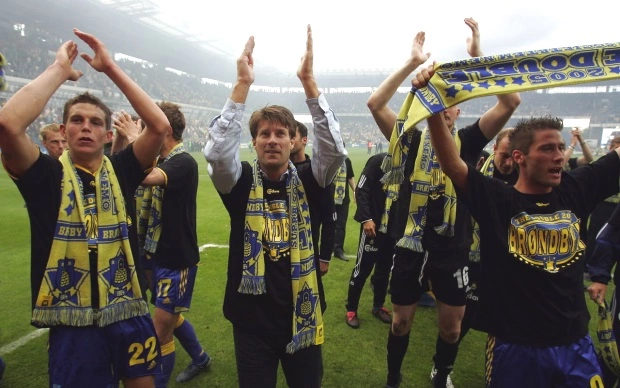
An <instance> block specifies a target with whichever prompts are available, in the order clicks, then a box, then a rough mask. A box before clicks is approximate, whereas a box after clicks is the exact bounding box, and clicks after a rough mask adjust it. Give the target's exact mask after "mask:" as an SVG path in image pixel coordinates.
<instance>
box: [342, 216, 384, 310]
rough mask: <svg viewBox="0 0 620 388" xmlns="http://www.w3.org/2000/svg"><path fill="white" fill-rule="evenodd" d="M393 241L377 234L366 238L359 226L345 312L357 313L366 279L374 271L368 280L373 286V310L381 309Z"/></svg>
mask: <svg viewBox="0 0 620 388" xmlns="http://www.w3.org/2000/svg"><path fill="white" fill-rule="evenodd" d="M394 245H395V241H394V239H393V238H391V237H390V236H389V235H387V234H385V233H377V235H376V236H375V237H374V238H370V237H368V236H366V234H365V233H364V228H363V227H362V226H360V242H359V246H358V248H357V261H356V262H355V267H353V271H352V272H351V278H350V279H349V295H348V297H347V305H346V307H347V311H357V309H358V307H359V302H360V297H361V295H362V290H363V289H364V284H365V283H366V279H368V276H370V273H371V272H372V270H373V268H374V270H375V272H374V274H373V276H372V278H371V279H370V281H371V283H372V286H373V294H374V296H373V302H372V306H373V308H381V307H383V304H384V303H385V297H386V295H387V289H388V284H389V282H390V270H391V269H392V258H393V256H394Z"/></svg>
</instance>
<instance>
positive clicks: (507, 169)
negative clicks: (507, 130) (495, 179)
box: [493, 136, 515, 175]
mask: <svg viewBox="0 0 620 388" xmlns="http://www.w3.org/2000/svg"><path fill="white" fill-rule="evenodd" d="M494 148H495V150H494V151H495V156H494V157H493V164H495V168H497V170H498V171H499V172H500V173H501V174H503V175H508V174H510V173H511V172H512V170H514V168H515V164H514V163H513V161H512V155H511V153H510V141H509V140H508V136H505V137H504V138H503V139H502V141H500V142H499V144H496V145H495V147H494Z"/></svg>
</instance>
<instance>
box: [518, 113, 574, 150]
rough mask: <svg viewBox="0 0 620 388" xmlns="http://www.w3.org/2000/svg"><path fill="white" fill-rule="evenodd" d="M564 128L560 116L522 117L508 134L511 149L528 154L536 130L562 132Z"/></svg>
mask: <svg viewBox="0 0 620 388" xmlns="http://www.w3.org/2000/svg"><path fill="white" fill-rule="evenodd" d="M562 128H564V122H563V121H562V119H561V118H559V117H552V116H542V117H530V118H529V119H521V120H519V122H518V123H517V125H516V126H515V127H514V129H513V130H512V132H511V133H510V134H509V135H508V136H509V137H508V138H509V139H510V150H511V151H514V150H519V151H521V152H523V153H524V154H525V155H527V154H528V153H529V151H530V147H531V146H532V143H534V132H536V131H542V130H545V129H555V130H557V131H560V132H561V131H562Z"/></svg>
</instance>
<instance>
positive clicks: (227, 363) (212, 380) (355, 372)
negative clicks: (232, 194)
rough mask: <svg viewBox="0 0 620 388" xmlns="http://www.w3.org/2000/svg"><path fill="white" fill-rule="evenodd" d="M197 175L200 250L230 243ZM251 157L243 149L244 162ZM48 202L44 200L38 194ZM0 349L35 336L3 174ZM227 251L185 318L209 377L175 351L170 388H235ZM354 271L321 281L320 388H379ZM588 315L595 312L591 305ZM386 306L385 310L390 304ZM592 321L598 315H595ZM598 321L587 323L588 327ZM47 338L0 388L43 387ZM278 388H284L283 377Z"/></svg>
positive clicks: (415, 336) (211, 193)
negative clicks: (354, 295)
mask: <svg viewBox="0 0 620 388" xmlns="http://www.w3.org/2000/svg"><path fill="white" fill-rule="evenodd" d="M366 152H367V150H366V148H365V147H362V148H355V149H350V150H349V154H350V158H351V161H352V163H353V169H354V172H355V180H356V182H357V179H358V177H359V174H360V173H361V171H362V169H363V166H364V163H365V162H366V159H367V157H368V156H367V155H366ZM194 156H195V158H196V159H197V160H198V163H199V166H200V170H199V174H200V186H199V193H198V242H199V245H203V244H207V243H211V244H228V236H229V230H230V226H229V220H228V214H227V212H226V210H225V209H224V207H223V205H222V203H221V201H220V198H219V196H218V195H217V193H216V191H215V189H214V188H213V185H212V183H211V181H210V179H209V177H208V174H207V170H206V162H205V160H204V158H203V156H202V155H201V154H200V153H195V154H194ZM250 157H253V154H250V153H249V152H248V151H247V150H243V151H242V159H245V160H247V159H248V158H250ZM41 195H45V193H41ZM0 196H1V197H2V202H1V203H0V208H1V213H2V217H0V230H2V234H1V236H2V237H1V238H2V240H1V242H0V262H1V264H2V269H1V270H0V295H2V297H1V298H0V312H1V314H0V348H1V347H2V346H5V345H7V344H9V343H12V342H13V341H15V340H17V339H18V338H21V337H23V336H25V335H27V334H28V333H30V332H32V331H33V330H34V328H33V327H32V326H30V325H29V321H30V319H29V314H30V287H29V268H30V265H29V257H30V243H29V240H30V237H29V236H30V233H29V224H28V218H27V214H26V209H25V208H24V207H23V200H22V198H21V196H20V194H19V192H18V191H17V189H16V187H15V185H14V184H13V183H12V182H11V181H10V179H9V177H8V176H7V174H6V172H5V171H4V170H0ZM355 206H356V205H355V203H353V202H352V203H351V209H350V211H349V220H348V222H347V238H346V242H345V251H346V252H347V254H349V255H351V256H352V255H353V254H354V253H355V252H356V247H357V242H358V241H357V240H358V237H359V224H358V223H357V222H355V221H354V220H353V215H354V214H355ZM227 253H228V250H227V249H223V248H208V249H206V250H204V251H203V252H202V253H201V266H200V269H199V271H198V278H197V281H196V288H195V290H194V297H193V302H192V309H191V311H190V312H189V313H188V314H186V318H187V319H189V320H190V321H191V322H192V324H193V325H194V327H195V328H196V332H197V334H198V337H199V339H200V340H201V342H202V344H203V346H205V347H206V349H207V351H208V352H209V354H210V355H211V357H212V358H213V364H212V367H211V370H210V371H209V372H208V373H205V374H202V375H200V376H198V377H197V378H196V379H195V380H193V381H191V382H189V383H185V384H176V383H175V382H174V381H173V380H174V376H176V375H177V374H178V373H179V372H180V371H181V370H182V369H183V368H185V367H186V366H187V364H188V363H189V361H190V360H189V358H188V356H187V354H186V353H185V352H184V351H183V350H182V348H181V347H180V346H177V350H178V351H177V357H176V367H175V371H174V373H173V379H172V381H171V383H170V385H169V386H170V387H176V386H179V387H181V386H183V387H205V386H211V387H234V386H236V384H237V383H236V369H235V358H234V352H233V342H232V328H231V325H230V323H229V322H228V321H226V320H225V319H224V317H223V315H222V300H223V294H224V285H225V282H226V268H227V266H226V260H227ZM354 264H355V260H354V259H353V258H352V259H351V261H349V262H344V261H341V260H338V259H333V260H332V263H331V265H330V268H329V273H328V274H327V275H326V276H325V277H324V284H325V292H326V295H327V303H328V309H327V311H326V314H325V317H324V320H325V333H326V339H325V344H324V346H323V364H324V379H323V386H324V387H381V386H384V384H385V377H386V350H385V345H386V340H387V335H388V325H386V324H384V323H381V322H379V321H378V320H377V319H375V318H374V317H373V316H372V315H371V313H370V310H371V307H372V291H371V290H370V287H368V286H367V287H365V288H364V292H363V294H362V298H361V302H360V309H359V317H360V322H361V328H360V329H358V330H353V329H351V328H349V327H348V326H347V325H346V324H345V322H344V315H345V308H344V304H345V299H346V295H347V287H348V280H349V277H350V275H351V271H352V269H353V266H354ZM589 306H590V307H591V311H592V312H594V306H593V304H592V303H589ZM388 307H389V304H388ZM593 316H594V317H595V315H593ZM435 324H436V311H435V309H429V308H419V309H418V312H417V313H416V321H415V324H414V328H413V332H412V335H411V342H410V345H409V351H408V353H407V356H406V358H405V362H404V365H403V374H404V380H403V383H402V385H401V386H402V387H403V388H404V387H412V386H418V387H430V382H429V372H430V369H431V367H432V355H433V354H434V348H435V340H436V336H437V329H436V326H435ZM594 324H595V322H594V321H592V323H591V327H594ZM485 338H486V336H485V335H483V334H482V333H478V332H471V333H470V334H469V335H468V336H467V337H466V338H465V340H464V342H463V344H462V345H461V348H460V352H459V357H458V359H457V362H456V366H455V369H454V374H453V377H452V379H453V381H454V383H455V385H456V386H459V387H467V388H469V387H483V386H484V384H483V376H484V344H485ZM46 341H47V335H43V336H41V337H39V338H37V339H35V340H32V341H30V342H28V343H27V344H26V345H24V346H22V347H19V348H17V349H16V350H14V351H12V352H10V353H8V354H6V355H4V356H3V357H4V358H5V360H6V362H7V371H6V373H5V381H4V383H3V385H2V388H13V387H16V388H17V387H19V388H21V387H47V384H48V382H47V352H46ZM278 385H279V386H280V387H284V386H286V384H285V382H284V378H283V376H280V378H279V384H278Z"/></svg>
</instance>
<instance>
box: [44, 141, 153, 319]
mask: <svg viewBox="0 0 620 388" xmlns="http://www.w3.org/2000/svg"><path fill="white" fill-rule="evenodd" d="M59 160H60V162H61V164H62V167H63V177H62V181H61V182H62V183H61V193H62V194H61V203H60V207H59V210H58V219H57V221H56V227H55V233H54V238H53V241H52V246H51V249H50V256H49V257H48V259H47V266H46V270H45V274H44V279H43V281H42V282H41V285H40V288H39V293H38V296H37V302H36V304H35V307H34V309H33V312H32V323H33V324H34V325H35V326H38V327H49V326H59V325H63V326H90V325H96V326H98V327H104V326H107V325H109V324H111V323H114V322H118V321H121V320H124V319H128V318H132V317H136V316H141V315H145V314H148V306H147V305H146V302H145V301H144V300H143V299H142V293H141V290H140V286H139V283H138V277H137V274H136V273H135V268H134V264H133V255H132V252H131V246H130V244H129V232H128V222H127V220H128V219H130V218H129V217H128V215H127V214H126V211H125V204H124V200H123V194H122V192H121V190H120V185H119V182H118V179H117V178H116V174H115V172H114V168H113V166H112V163H111V162H110V160H109V159H108V158H107V157H105V156H104V158H103V163H102V165H101V167H100V168H99V169H98V170H97V171H96V172H95V173H94V174H92V175H93V176H92V178H93V180H92V182H93V183H94V186H93V187H94V188H95V192H94V193H90V192H86V193H85V192H84V190H83V189H84V183H83V182H82V179H80V177H79V174H78V173H77V170H76V166H75V165H74V164H73V161H71V159H70V157H69V154H68V153H67V152H65V153H64V154H62V155H61V157H60V159H59ZM89 186H90V183H89ZM93 259H95V260H96V263H94V265H93V263H92V260H93ZM91 270H98V271H99V273H98V274H97V275H98V276H97V277H96V279H97V282H96V284H92V280H93V279H91V276H89V274H90V273H91ZM93 289H95V290H96V291H97V293H96V294H95V293H93ZM95 297H98V300H96V301H94V300H93V298H95Z"/></svg>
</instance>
